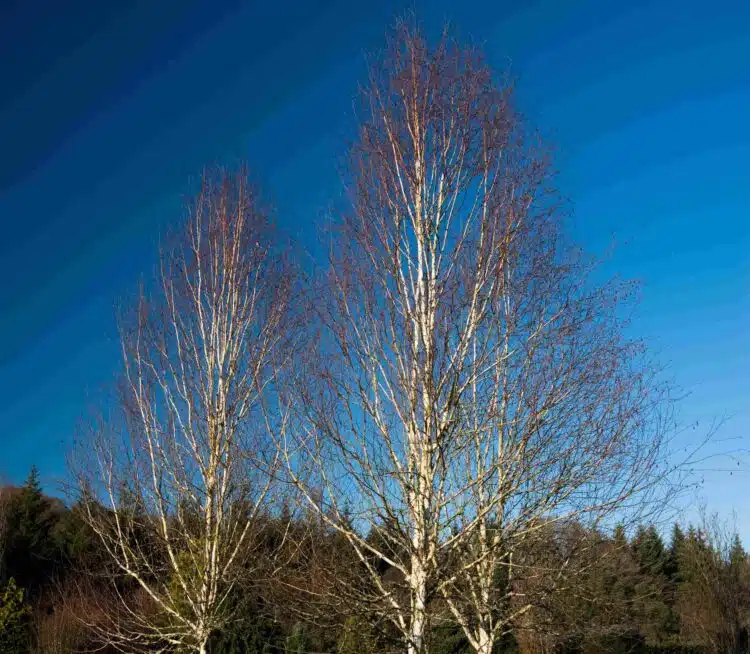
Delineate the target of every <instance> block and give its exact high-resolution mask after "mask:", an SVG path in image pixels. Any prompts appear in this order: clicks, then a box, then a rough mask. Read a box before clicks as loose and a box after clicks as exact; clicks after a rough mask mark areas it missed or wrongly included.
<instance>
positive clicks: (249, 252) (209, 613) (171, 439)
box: [78, 173, 292, 652]
mask: <svg viewBox="0 0 750 654" xmlns="http://www.w3.org/2000/svg"><path fill="white" fill-rule="evenodd" d="M270 235H271V233H270V231H269V225H268V218H267V215H266V214H265V212H264V210H263V209H262V207H261V205H260V203H259V200H258V198H257V196H256V194H255V191H254V190H253V189H252V187H251V186H250V185H249V183H248V182H247V179H246V177H245V176H244V174H242V173H241V174H238V175H236V176H230V175H227V174H222V175H220V176H219V177H218V178H217V179H214V178H213V177H211V176H206V177H205V178H204V180H203V185H202V188H201V193H200V195H199V197H198V198H197V201H196V202H195V204H194V205H192V207H191V208H190V212H189V221H188V225H187V229H186V233H185V238H184V239H183V240H180V241H178V244H177V246H176V247H175V248H173V249H170V250H168V251H167V253H166V254H165V256H164V257H163V261H162V267H161V276H160V289H159V293H158V294H157V296H156V297H155V298H153V299H151V298H146V297H145V296H144V297H142V298H141V300H140V301H139V304H138V307H137V312H136V314H137V315H136V316H135V318H134V321H133V323H132V324H130V325H128V324H126V326H125V328H124V330H123V340H122V349H123V360H124V381H123V391H122V397H123V403H122V422H121V423H119V424H117V423H114V424H113V422H112V421H110V422H109V424H107V425H104V424H102V425H101V429H99V430H98V433H96V434H95V438H94V439H93V441H92V442H86V443H84V450H82V452H81V453H82V454H84V455H85V454H90V455H91V456H90V457H88V458H86V457H85V456H84V458H83V459H82V460H80V461H79V462H78V463H79V467H78V472H79V473H80V480H81V487H82V488H83V489H84V490H85V491H86V492H85V493H84V495H83V504H84V509H85V515H86V518H87V520H88V522H89V524H90V526H91V527H92V528H93V530H94V531H95V533H96V534H97V535H98V536H99V538H100V540H101V543H102V544H103V546H104V548H105V550H106V551H107V553H108V554H109V557H110V560H111V562H112V566H113V570H112V572H113V575H114V579H113V581H114V580H116V578H117V577H118V576H121V577H125V578H127V579H129V580H130V582H131V583H132V584H133V585H134V587H135V588H137V589H138V593H135V592H130V593H129V594H126V593H120V592H119V591H118V592H117V597H118V600H119V603H118V604H119V606H118V607H117V611H118V612H119V613H117V614H116V615H113V616H112V619H111V620H110V621H109V622H108V623H106V624H104V626H102V624H97V625H96V628H97V629H98V630H99V631H100V633H101V635H102V636H103V637H104V638H105V639H107V640H108V641H109V642H111V643H112V644H114V645H116V646H118V645H121V644H122V643H131V644H130V645H128V646H129V647H130V648H131V649H137V648H138V647H142V648H143V649H145V650H149V648H151V647H152V646H153V645H154V644H160V643H161V644H163V643H167V644H173V645H178V646H180V647H186V648H190V649H191V650H193V651H200V652H203V651H205V648H206V642H207V640H208V639H209V637H210V635H211V633H212V632H213V631H214V630H218V629H221V628H222V627H223V626H224V625H225V624H226V623H227V621H228V620H230V619H231V611H230V609H229V602H230V598H231V596H232V594H233V593H234V592H235V590H236V586H237V583H238V580H239V578H240V576H241V575H242V574H248V573H249V572H250V570H251V569H252V568H254V567H256V561H255V560H254V559H253V558H252V557H253V556H255V554H254V553H253V552H252V549H253V548H252V540H253V539H254V538H256V537H257V536H258V535H259V534H258V533H257V530H258V525H259V524H260V523H259V522H258V520H257V518H259V517H260V515H261V512H262V511H263V510H265V508H266V507H264V503H268V502H269V501H270V496H269V493H270V491H271V482H272V478H273V472H274V467H275V463H276V459H277V453H276V451H275V450H274V448H273V447H272V443H271V441H270V440H269V438H268V434H267V433H266V428H267V427H271V426H272V425H271V424H270V423H268V424H266V423H264V422H263V420H262V417H263V416H262V414H261V413H260V408H261V405H262V404H263V403H264V402H265V401H267V400H268V399H269V393H270V392H271V386H272V381H273V376H274V374H276V373H277V372H278V369H279V367H282V368H283V367H284V366H286V364H287V361H288V351H287V349H286V348H287V345H288V344H289V342H290V340H289V339H290V338H291V335H290V332H289V331H288V330H287V317H288V314H289V305H290V293H291V290H292V289H291V286H290V280H289V278H288V276H287V274H286V272H287V271H286V270H285V269H284V267H283V259H282V258H280V257H279V252H277V251H276V250H275V249H274V245H273V243H272V242H270V240H269V238H270ZM266 418H268V416H267V415H266ZM118 427H119V430H118V429H117V428H118ZM92 446H93V447H92ZM100 502H101V505H100V504H99V503H100ZM102 505H103V506H102ZM261 563H262V562H261Z"/></svg>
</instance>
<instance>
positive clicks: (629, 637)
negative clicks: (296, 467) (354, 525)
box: [0, 469, 750, 654]
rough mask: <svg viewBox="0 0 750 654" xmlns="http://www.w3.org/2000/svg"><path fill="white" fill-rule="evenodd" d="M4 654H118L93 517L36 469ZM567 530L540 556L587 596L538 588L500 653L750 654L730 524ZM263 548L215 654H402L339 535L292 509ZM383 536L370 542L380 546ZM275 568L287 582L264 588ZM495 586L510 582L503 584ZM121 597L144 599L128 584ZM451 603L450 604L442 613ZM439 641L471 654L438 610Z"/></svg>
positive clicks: (543, 541)
mask: <svg viewBox="0 0 750 654" xmlns="http://www.w3.org/2000/svg"><path fill="white" fill-rule="evenodd" d="M0 498H1V499H0V507H1V508H0V511H1V515H2V516H3V518H2V524H3V529H2V531H0V535H1V540H0V552H2V557H1V558H0V652H1V653H2V654H21V653H25V652H38V653H53V652H55V653H57V652H60V653H62V652H72V651H87V650H88V651H91V650H98V651H114V650H108V649H107V648H106V646H104V645H103V643H101V642H100V641H99V640H98V639H97V636H96V634H95V633H94V632H92V631H91V629H89V627H88V626H87V625H89V624H91V623H92V622H95V621H96V619H97V615H98V614H99V613H100V612H101V613H102V614H104V613H105V611H104V610H103V609H105V605H106V604H107V603H112V602H114V599H113V597H112V596H111V592H112V591H111V589H110V587H109V586H108V584H106V583H104V582H103V581H102V582H101V583H99V582H98V581H97V571H100V572H101V573H102V579H104V578H105V577H106V575H105V574H104V573H105V571H106V568H107V566H108V563H107V559H108V556H107V553H106V552H104V551H102V550H101V544H100V541H99V539H98V538H96V537H95V535H94V534H92V533H91V532H90V530H89V528H88V526H87V524H86V521H85V520H83V519H82V518H81V515H80V511H81V509H80V506H78V505H76V504H74V505H72V506H66V505H65V504H63V503H62V502H61V501H60V500H59V499H57V498H51V497H47V496H45V495H43V494H42V491H41V489H40V485H39V479H38V475H37V472H36V470H33V469H32V471H31V473H30V474H29V476H28V479H27V481H26V483H25V484H24V486H22V487H20V488H18V487H12V486H7V487H5V488H3V489H2V494H1V495H0ZM577 529H580V528H579V527H576V526H575V525H567V526H565V527H564V528H560V529H559V530H557V533H555V534H551V533H547V534H545V535H544V536H542V537H540V538H539V539H537V540H536V541H535V543H534V545H533V547H534V550H535V556H542V557H545V558H546V560H547V561H548V562H549V563H550V569H553V568H554V566H560V565H576V566H579V567H580V570H579V572H578V574H577V575H576V580H577V583H576V584H575V587H571V588H567V589H566V588H560V587H558V588H557V590H556V592H555V593H554V595H545V594H544V588H543V586H544V583H545V582H544V578H540V579H539V580H538V586H539V587H538V588H535V585H536V584H535V583H534V582H529V583H528V585H527V587H525V588H524V589H523V592H525V593H534V592H537V593H539V594H540V598H545V597H546V598H547V599H546V600H545V599H542V600H541V601H539V602H538V603H537V606H536V607H535V609H534V613H533V614H532V615H528V616H527V618H526V619H524V620H520V621H519V622H518V623H517V625H516V626H515V628H514V630H513V632H512V633H511V634H508V635H507V636H506V637H505V638H504V639H503V640H502V642H499V643H497V644H496V645H495V651H496V652H498V653H499V652H526V653H529V654H531V653H542V652H555V653H560V654H562V653H570V654H572V653H574V652H581V653H582V652H652V653H657V652H664V653H666V652H674V653H676V652H696V653H699V652H707V653H708V652H711V653H716V654H719V653H724V652H746V651H749V650H748V626H750V558H748V556H747V554H746V552H745V550H744V549H743V546H742V544H741V542H740V539H739V537H738V536H737V535H736V534H731V533H730V532H729V531H727V530H726V529H725V528H724V527H723V526H722V525H721V524H720V523H719V522H718V521H716V520H713V521H710V520H704V521H703V522H702V524H701V526H700V527H695V526H692V525H691V526H689V527H687V529H684V528H682V527H681V526H680V525H679V524H675V525H674V526H673V528H672V532H671V534H670V536H669V539H668V540H667V541H665V539H664V538H663V537H662V535H661V534H660V532H659V530H657V529H656V528H655V527H654V526H641V527H639V528H638V529H637V530H636V531H635V533H633V534H629V535H627V534H626V533H625V531H624V530H623V529H622V528H621V527H618V528H616V529H615V530H614V532H613V533H608V534H605V533H594V532H591V533H588V534H587V535H586V537H585V542H586V545H585V546H584V547H581V545H580V544H581V543H582V542H584V539H582V538H581V537H580V534H579V535H577V537H576V538H575V539H574V540H575V542H576V544H577V547H578V551H577V552H576V553H574V554H573V555H571V553H570V552H567V551H564V550H565V546H564V544H565V542H566V537H565V532H566V531H567V530H574V531H575V530H577ZM263 530H264V535H263V539H262V545H260V546H258V541H256V544H255V551H254V553H253V557H254V559H255V562H254V565H253V576H252V577H250V576H248V577H247V578H245V579H243V583H241V584H239V585H238V586H237V587H236V588H235V589H234V591H233V593H232V596H231V598H229V601H230V602H231V603H233V604H234V605H235V606H236V607H237V610H236V613H235V616H234V619H233V620H232V621H231V623H230V624H228V625H227V626H226V627H225V628H223V629H222V630H221V631H219V632H216V633H214V634H212V636H211V640H210V646H209V651H210V652H212V653H214V654H230V653H239V652H268V653H272V652H283V653H285V654H304V653H306V652H308V653H309V652H339V653H341V654H369V653H370V652H378V651H388V650H389V649H391V647H392V646H393V644H394V643H396V642H397V640H398V639H397V637H396V635H395V634H390V633H389V627H388V625H387V624H385V623H384V624H383V625H381V628H379V629H375V628H373V626H372V625H371V624H369V623H368V622H367V620H365V619H362V617H361V616H359V615H357V613H356V612H355V611H354V610H353V609H352V606H351V605H348V603H347V601H346V592H347V591H346V588H347V586H348V584H349V583H350V582H351V580H352V579H355V578H359V579H362V575H361V573H360V572H358V571H357V568H358V567H359V565H360V564H359V563H358V562H357V561H355V560H354V559H353V558H352V553H351V548H349V547H348V546H347V545H346V543H344V542H343V541H342V539H341V538H340V536H339V535H337V534H336V533H335V532H334V531H331V530H330V529H328V528H326V527H325V525H324V524H323V523H322V522H321V521H320V520H319V518H318V517H317V516H315V515H313V514H308V515H305V514H296V515H294V514H293V513H292V512H291V511H290V510H289V509H288V508H286V507H284V508H282V510H281V512H279V513H277V515H275V516H265V517H264V526H263ZM381 537H382V535H380V534H370V536H369V538H372V539H374V538H381ZM263 563H266V564H267V565H268V566H277V565H279V564H280V563H283V571H282V572H281V573H280V574H278V573H277V574H276V575H275V576H274V579H273V583H266V582H265V581H264V574H263V573H262V572H260V573H259V572H258V571H262V570H263V569H264V565H263ZM381 572H382V576H383V579H384V580H385V581H386V583H389V584H391V585H392V587H393V588H394V592H398V587H399V585H400V582H401V580H400V579H399V575H398V574H393V571H392V570H389V569H388V568H387V567H383V568H382V570H381ZM496 583H503V582H502V579H501V577H500V576H499V577H498V579H497V582H496ZM119 592H122V593H126V594H127V593H137V592H138V589H137V588H136V587H134V586H133V585H132V584H130V585H129V584H128V583H127V582H123V584H122V585H121V587H120V589H119ZM434 601H435V602H437V603H439V600H438V599H435V600H434ZM435 615H436V616H439V617H440V616H442V619H440V618H439V619H437V620H435V621H434V622H433V624H432V627H431V633H430V634H429V638H428V640H429V647H430V651H431V652H436V653H438V654H457V653H458V652H468V651H470V647H469V646H468V643H467V642H466V639H465V637H464V636H463V634H462V631H461V629H460V628H459V627H458V625H456V624H455V622H454V621H453V620H452V619H451V617H450V615H449V613H448V612H446V611H441V609H440V608H439V607H438V608H436V610H435ZM154 651H159V649H158V647H156V646H155V647H154Z"/></svg>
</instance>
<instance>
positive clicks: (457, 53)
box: [284, 25, 665, 654]
mask: <svg viewBox="0 0 750 654" xmlns="http://www.w3.org/2000/svg"><path fill="white" fill-rule="evenodd" d="M363 98H364V101H363V118H362V123H361V127H360V131H359V135H358V139H357V141H356V143H355V145H354V146H353V149H352V152H351V157H350V160H349V163H350V166H349V169H348V177H347V180H348V182H349V184H348V188H349V190H350V197H351V201H352V203H351V210H350V211H348V212H342V214H341V216H340V218H337V219H335V220H334V221H333V228H332V231H331V235H330V249H329V251H330V266H329V273H328V280H327V291H328V292H327V295H326V294H323V293H319V294H318V295H317V297H319V298H320V303H319V304H320V306H321V317H322V324H323V335H322V337H321V341H320V344H319V351H318V355H317V358H316V357H311V361H310V365H309V366H308V369H306V371H305V373H304V374H305V377H304V379H301V380H300V382H299V384H298V385H297V387H296V389H295V392H294V395H293V397H294V399H293V400H292V399H290V400H289V402H290V406H294V407H295V408H296V410H295V411H294V412H292V413H291V414H290V415H294V416H295V417H296V418H297V419H298V423H297V424H295V425H294V429H292V428H291V427H289V429H288V430H287V432H286V434H287V438H286V441H285V449H284V451H285V456H286V459H287V464H288V470H289V474H290V475H291V477H292V479H293V481H294V482H295V483H296V484H297V486H298V487H299V488H300V489H301V490H302V492H303V493H305V494H306V496H307V498H308V501H309V502H310V503H311V505H313V506H315V507H317V509H318V511H319V512H320V514H321V516H322V517H323V518H324V519H325V520H326V521H327V522H328V524H329V525H330V526H332V527H333V528H335V529H337V530H338V531H339V532H341V534H343V535H344V536H345V538H346V539H347V541H348V542H349V543H350V545H351V546H352V547H353V549H354V551H355V552H356V554H357V557H358V559H359V560H360V562H361V565H362V567H363V569H364V570H365V571H366V573H367V581H366V583H362V584H360V585H359V586H357V587H350V588H349V591H350V592H351V594H352V597H358V598H359V600H360V602H361V605H362V606H365V607H367V609H368V610H369V611H370V614H371V615H372V616H374V618H376V619H378V620H380V619H387V620H388V621H390V623H391V624H392V625H393V626H394V627H395V629H396V631H397V633H398V634H399V635H400V640H401V642H402V644H403V646H404V647H405V649H406V650H407V651H408V652H409V653H410V654H421V653H422V652H425V651H426V650H427V649H428V648H429V638H428V636H429V631H430V627H431V625H432V624H434V623H435V621H436V620H438V619H446V618H451V619H453V620H457V621H458V623H459V624H460V625H461V627H462V628H463V630H464V632H465V635H466V637H467V638H468V640H469V642H470V644H471V645H472V647H473V648H474V649H475V650H476V651H478V652H481V653H482V654H489V652H490V651H491V650H492V647H493V645H494V643H495V642H496V641H497V639H498V638H499V637H500V636H501V635H502V634H503V633H507V631H509V630H510V629H511V628H512V626H513V624H514V621H515V619H516V618H517V617H518V616H520V615H522V614H523V613H524V612H525V611H526V610H527V607H528V606H529V605H530V602H531V601H532V599H531V598H525V599H524V598H521V597H517V596H516V595H515V594H514V588H515V587H516V586H515V584H514V578H515V577H516V576H517V575H518V574H520V571H521V570H523V569H524V562H523V561H520V560H519V559H518V557H516V556H515V553H516V551H517V550H519V548H521V547H522V545H523V544H524V543H525V542H526V541H527V539H529V538H530V537H532V536H533V535H534V534H535V533H536V532H538V531H539V530H540V529H541V528H542V527H544V526H545V525H547V526H548V525H550V524H551V525H554V523H555V522H557V521H571V520H573V521H575V520H581V521H583V520H586V521H587V522H588V523H589V524H596V523H597V521H599V520H602V519H604V517H605V516H607V515H609V514H611V513H612V512H613V511H615V510H616V509H618V508H625V505H627V503H628V500H633V502H635V501H636V498H638V501H643V500H644V499H645V494H646V491H647V489H648V488H652V483H653V479H654V477H653V475H654V473H655V469H656V467H657V462H658V460H659V454H660V452H661V445H662V440H661V439H662V436H663V434H664V425H665V423H664V422H663V416H662V414H661V410H660V409H661V406H662V405H661V402H662V400H663V399H664V396H663V395H662V394H661V391H660V389H659V388H658V387H657V386H656V385H655V378H654V376H653V373H652V369H651V367H650V366H649V364H648V361H647V359H645V358H644V357H643V356H642V351H641V349H640V346H639V345H638V344H637V343H633V342H630V341H628V340H627V339H625V338H624V337H623V336H622V330H621V327H622V326H621V324H620V322H619V321H618V319H617V315H618V314H617V311H618V307H619V305H620V303H621V301H623V300H625V299H627V295H628V293H629V291H630V289H629V287H628V286H627V285H624V286H623V285H617V284H613V285H607V286H605V287H598V286H597V285H596V284H594V283H593V278H592V277H591V275H590V267H589V266H588V264H587V263H586V261H585V259H584V258H583V257H582V256H580V255H579V254H577V253H576V252H575V251H574V250H573V249H571V248H569V247H568V246H567V245H566V244H565V239H564V238H563V234H564V232H563V217H564V216H563V213H562V212H561V210H560V203H559V201H558V196H557V194H556V193H554V190H553V189H552V188H551V185H550V182H551V179H552V177H551V171H550V163H549V158H548V157H547V155H546V153H545V150H544V148H543V147H541V144H540V143H539V141H538V139H536V138H535V137H534V136H533V134H531V133H530V131H529V130H526V129H525V128H524V125H523V121H522V120H521V118H520V117H519V115H518V114H517V113H516V112H515V111H514V109H513V103H512V93H511V89H510V86H509V85H508V84H498V83H496V81H495V80H494V79H493V77H492V74H491V72H490V70H489V68H488V66H487V65H486V64H485V62H484V61H483V59H482V57H481V56H480V55H479V54H478V53H477V52H476V51H475V50H473V49H471V48H465V47H462V46H461V45H459V44H457V43H456V42H454V41H453V40H451V39H450V38H447V37H445V38H443V39H442V40H441V41H440V42H439V43H438V45H437V46H436V47H430V46H428V44H427V43H426V42H425V40H424V38H423V37H422V36H421V35H420V34H419V32H418V31H416V30H413V29H411V28H410V27H408V26H405V25H400V26H399V28H398V29H397V31H396V34H395V36H394V38H393V39H392V40H391V42H390V43H389V46H388V49H387V52H386V53H385V54H384V56H383V57H381V58H380V59H378V61H376V62H375V64H374V65H373V66H372V68H371V72H370V77H369V79H368V83H367V85H366V87H365V89H364V92H363ZM324 298H325V300H324ZM291 397H292V396H291V395H290V398H291ZM315 489H317V490H319V491H321V492H313V491H314V490H315ZM321 489H322V490H321ZM368 535H369V537H368ZM373 535H375V536H377V537H373ZM384 566H385V567H386V568H388V569H389V571H390V576H389V575H384V574H383V567H384ZM527 569H528V564H527ZM538 572H539V570H538V569H537V570H536V573H538ZM556 572H559V571H556ZM500 578H501V581H499V579H500ZM446 614H447V615H446Z"/></svg>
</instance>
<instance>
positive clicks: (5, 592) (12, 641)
mask: <svg viewBox="0 0 750 654" xmlns="http://www.w3.org/2000/svg"><path fill="white" fill-rule="evenodd" d="M29 614H30V610H29V607H28V606H27V604H26V603H25V601H24V592H23V588H19V587H18V586H17V585H16V582H15V580H14V579H13V578H12V577H11V578H10V579H9V580H8V583H7V584H6V585H5V588H4V589H2V590H0V654H25V653H26V652H28V650H29V631H28V617H29Z"/></svg>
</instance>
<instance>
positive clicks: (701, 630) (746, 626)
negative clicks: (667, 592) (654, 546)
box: [677, 508, 750, 654]
mask: <svg viewBox="0 0 750 654" xmlns="http://www.w3.org/2000/svg"><path fill="white" fill-rule="evenodd" d="M700 514H701V520H700V527H699V528H698V529H697V530H691V532H690V534H689V536H688V538H687V539H686V541H685V542H684V543H683V545H682V546H681V551H680V553H679V557H680V575H681V577H682V583H681V584H680V587H679V590H678V593H677V605H678V607H679V614H680V633H681V637H682V639H683V642H684V643H685V644H686V645H688V646H698V647H701V648H703V649H705V651H708V652H715V653H717V654H718V653H719V652H736V651H742V650H743V649H745V648H746V647H747V635H748V630H750V611H748V606H750V561H749V560H748V558H747V555H746V554H745V552H744V550H743V549H742V546H741V544H740V542H739V538H738V536H737V534H736V531H735V529H734V528H732V527H731V526H730V525H729V524H727V523H726V522H723V521H722V520H720V519H719V517H718V515H716V514H713V515H709V514H707V512H706V510H705V508H701V510H700ZM743 640H744V643H743Z"/></svg>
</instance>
